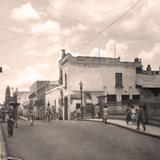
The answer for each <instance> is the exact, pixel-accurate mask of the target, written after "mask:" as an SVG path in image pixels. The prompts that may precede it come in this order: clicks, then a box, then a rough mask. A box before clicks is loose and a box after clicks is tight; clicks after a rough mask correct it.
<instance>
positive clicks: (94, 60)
mask: <svg viewBox="0 0 160 160" xmlns="http://www.w3.org/2000/svg"><path fill="white" fill-rule="evenodd" d="M59 62H60V64H61V65H64V64H66V63H67V62H69V63H71V64H76V65H77V64H82V65H123V66H142V65H141V60H139V59H138V60H137V59H136V60H135V61H133V62H128V61H120V57H118V58H111V57H90V56H77V57H74V56H72V55H71V54H70V53H67V54H65V56H64V55H63V56H62V59H61V60H60V61H59Z"/></svg>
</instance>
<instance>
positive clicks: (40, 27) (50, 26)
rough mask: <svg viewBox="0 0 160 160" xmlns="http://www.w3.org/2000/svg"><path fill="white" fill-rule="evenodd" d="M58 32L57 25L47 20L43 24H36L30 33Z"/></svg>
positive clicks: (58, 27) (58, 26)
mask: <svg viewBox="0 0 160 160" xmlns="http://www.w3.org/2000/svg"><path fill="white" fill-rule="evenodd" d="M59 30H60V25H59V23H58V22H56V21H52V20H47V21H46V22H44V23H37V24H35V25H33V26H32V27H31V32H32V33H38V32H45V31H48V32H49V31H50V32H54V33H57V32H59Z"/></svg>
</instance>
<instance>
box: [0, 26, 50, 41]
mask: <svg viewBox="0 0 160 160" xmlns="http://www.w3.org/2000/svg"><path fill="white" fill-rule="evenodd" d="M48 30H51V29H48ZM48 30H44V31H40V32H36V33H42V32H46V31H48ZM36 33H27V34H24V35H21V36H16V37H12V38H8V39H5V40H1V41H0V43H4V42H8V41H11V40H16V39H21V38H25V37H28V36H34V34H36ZM46 34H48V33H46Z"/></svg>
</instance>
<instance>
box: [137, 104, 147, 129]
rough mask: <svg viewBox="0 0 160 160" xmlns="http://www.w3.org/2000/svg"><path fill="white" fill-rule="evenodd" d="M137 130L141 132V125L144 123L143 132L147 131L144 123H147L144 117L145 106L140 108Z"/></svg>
mask: <svg viewBox="0 0 160 160" xmlns="http://www.w3.org/2000/svg"><path fill="white" fill-rule="evenodd" d="M137 119H138V120H137V129H138V130H139V127H140V123H142V126H143V130H144V131H145V130H146V127H145V124H144V121H145V117H144V110H143V106H139V110H138V115H137Z"/></svg>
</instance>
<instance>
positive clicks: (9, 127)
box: [7, 115, 14, 137]
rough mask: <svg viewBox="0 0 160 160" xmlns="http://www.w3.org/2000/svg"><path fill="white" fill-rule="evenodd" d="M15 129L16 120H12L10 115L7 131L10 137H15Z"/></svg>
mask: <svg viewBox="0 0 160 160" xmlns="http://www.w3.org/2000/svg"><path fill="white" fill-rule="evenodd" d="M13 128H14V119H13V118H12V116H11V115H9V118H8V120H7V129H8V135H9V137H12V136H13Z"/></svg>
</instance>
